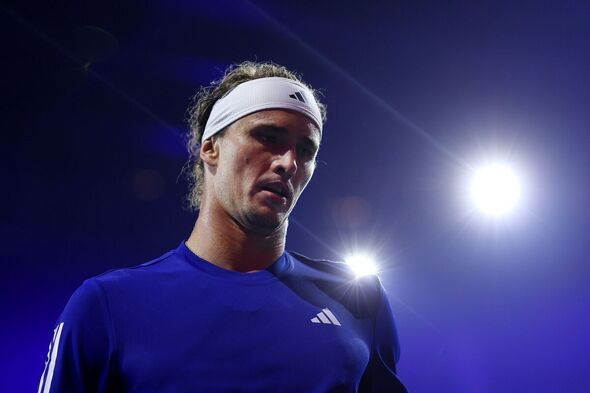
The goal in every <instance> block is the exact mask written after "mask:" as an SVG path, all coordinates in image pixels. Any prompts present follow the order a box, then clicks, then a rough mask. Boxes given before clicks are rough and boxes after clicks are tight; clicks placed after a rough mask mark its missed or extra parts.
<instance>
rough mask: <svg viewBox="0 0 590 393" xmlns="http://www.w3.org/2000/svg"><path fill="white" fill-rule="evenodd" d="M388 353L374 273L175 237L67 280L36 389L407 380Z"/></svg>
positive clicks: (383, 387) (393, 342)
mask: <svg viewBox="0 0 590 393" xmlns="http://www.w3.org/2000/svg"><path fill="white" fill-rule="evenodd" d="M398 358H399V345H398V338H397V333H396V329H395V325H394V320H393V317H392V314H391V309H390V306H389V301H388V300H387V297H386V294H385V292H384V290H383V287H382V286H381V284H380V282H379V279H378V278H377V277H376V276H365V277H362V278H358V279H357V278H355V276H354V274H353V273H352V272H351V271H350V270H349V268H348V267H347V265H346V264H344V263H337V262H330V261H325V260H312V259H309V258H306V257H304V256H302V255H299V254H296V253H292V252H285V253H284V254H283V255H282V256H281V257H280V258H279V259H278V260H277V261H276V262H275V263H274V264H273V265H272V266H270V267H269V268H267V269H265V270H261V271H257V272H252V273H240V272H235V271H231V270H227V269H223V268H220V267H217V266H216V265H214V264H212V263H210V262H207V261H205V260H203V259H201V258H200V257H198V256H197V255H195V254H194V253H193V252H192V251H190V250H189V249H188V248H187V247H186V245H185V244H184V242H182V244H181V245H180V246H179V247H178V248H176V249H175V250H172V251H170V252H168V253H166V254H164V255H163V256H161V257H160V258H158V259H155V260H153V261H150V262H147V263H145V264H143V265H139V266H136V267H132V268H126V269H119V270H113V271H109V272H107V273H104V274H101V275H99V276H96V277H93V278H91V279H89V280H86V281H85V282H84V283H83V284H82V286H80V287H79V288H78V289H77V290H76V292H75V293H74V294H73V295H72V297H71V298H70V300H69V302H68V304H67V305H66V307H65V309H64V311H63V313H62V315H61V316H60V318H59V320H58V322H57V324H56V327H55V330H54V335H53V340H52V343H51V345H50V348H49V354H48V356H47V362H46V366H45V370H44V372H43V375H42V377H41V381H40V385H39V392H42V393H48V392H206V393H215V392H297V393H301V392H322V393H323V392H356V391H360V392H406V389H405V388H404V386H403V385H402V383H401V382H400V381H399V379H398V378H397V376H396V371H395V365H396V362H397V360H398Z"/></svg>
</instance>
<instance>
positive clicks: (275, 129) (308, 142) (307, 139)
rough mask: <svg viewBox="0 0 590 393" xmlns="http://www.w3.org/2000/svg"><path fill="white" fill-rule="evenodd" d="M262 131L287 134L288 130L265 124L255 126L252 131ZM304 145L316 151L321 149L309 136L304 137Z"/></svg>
mask: <svg viewBox="0 0 590 393" xmlns="http://www.w3.org/2000/svg"><path fill="white" fill-rule="evenodd" d="M261 129H266V130H270V131H273V132H277V133H280V134H286V133H287V129H286V128H285V127H279V126H275V125H274V124H265V123H261V124H257V125H255V126H254V127H253V129H252V130H253V131H257V130H261ZM303 143H305V144H306V145H308V146H309V147H311V148H313V149H314V150H315V151H318V150H319V148H320V147H319V146H318V144H316V143H315V141H314V140H313V139H312V138H310V137H308V136H305V137H303Z"/></svg>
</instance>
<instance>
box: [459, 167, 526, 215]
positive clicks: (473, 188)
mask: <svg viewBox="0 0 590 393" xmlns="http://www.w3.org/2000/svg"><path fill="white" fill-rule="evenodd" d="M469 191H470V196H471V199H472V201H473V203H474V204H475V207H476V208H477V209H479V210H480V211H481V212H483V213H484V214H486V215H488V216H491V217H500V216H504V215H506V214H507V213H509V212H511V211H512V210H513V209H514V208H515V207H516V206H517V205H518V202H519V201H520V198H521V195H522V185H521V181H520V179H519V177H518V175H517V174H516V172H515V171H514V169H512V168H511V167H510V166H508V165H506V164H501V163H493V164H487V165H484V166H482V167H481V168H479V169H477V170H476V171H475V172H474V173H473V177H472V178H471V182H470V184H469Z"/></svg>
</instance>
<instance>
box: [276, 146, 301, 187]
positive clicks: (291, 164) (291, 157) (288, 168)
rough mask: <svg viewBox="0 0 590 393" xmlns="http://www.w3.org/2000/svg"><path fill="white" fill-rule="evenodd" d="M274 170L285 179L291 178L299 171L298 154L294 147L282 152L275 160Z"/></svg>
mask: <svg viewBox="0 0 590 393" xmlns="http://www.w3.org/2000/svg"><path fill="white" fill-rule="evenodd" d="M273 164H274V171H275V172H276V173H278V174H279V175H281V177H283V178H284V179H285V180H287V179H290V178H292V177H293V175H295V173H296V172H297V155H296V153H295V150H294V149H288V150H285V151H284V152H282V154H280V155H279V156H277V158H276V159H275V161H274V163H273Z"/></svg>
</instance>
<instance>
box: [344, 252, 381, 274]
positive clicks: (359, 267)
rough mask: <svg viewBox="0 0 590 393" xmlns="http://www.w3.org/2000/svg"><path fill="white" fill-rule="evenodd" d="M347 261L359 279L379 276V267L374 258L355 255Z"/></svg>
mask: <svg viewBox="0 0 590 393" xmlns="http://www.w3.org/2000/svg"><path fill="white" fill-rule="evenodd" d="M345 261H346V263H347V264H348V266H350V268H351V269H352V271H353V272H354V274H356V276H357V277H362V276H366V275H369V274H377V265H376V264H375V262H374V261H373V258H371V257H370V256H368V255H366V254H354V255H351V256H349V257H348V258H346V259H345Z"/></svg>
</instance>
